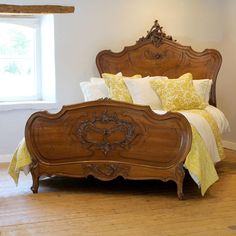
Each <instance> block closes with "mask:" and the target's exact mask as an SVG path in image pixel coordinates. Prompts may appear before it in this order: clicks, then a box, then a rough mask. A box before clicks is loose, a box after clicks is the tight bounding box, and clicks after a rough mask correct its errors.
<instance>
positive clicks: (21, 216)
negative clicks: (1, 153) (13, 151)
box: [0, 150, 236, 236]
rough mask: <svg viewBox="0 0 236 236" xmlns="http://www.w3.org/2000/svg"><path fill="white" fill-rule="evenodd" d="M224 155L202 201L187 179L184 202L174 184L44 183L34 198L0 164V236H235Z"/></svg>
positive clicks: (230, 168)
mask: <svg viewBox="0 0 236 236" xmlns="http://www.w3.org/2000/svg"><path fill="white" fill-rule="evenodd" d="M226 155H227V158H226V159H225V160H224V161H223V162H222V163H220V164H219V165H218V167H217V169H218V173H219V176H220V180H219V181H218V182H217V183H216V184H214V185H213V186H212V187H211V188H210V189H209V191H208V192H207V194H206V196H205V197H201V195H200V192H199V190H198V189H197V187H196V185H195V184H194V183H193V182H192V180H191V179H190V178H187V179H186V181H185V184H184V190H185V197H186V200H184V201H179V200H178V199H177V197H176V186H175V184H174V183H171V182H168V183H162V182H160V181H124V180H122V179H117V180H116V181H113V182H101V181H97V180H94V179H93V178H89V179H87V180H84V179H67V178H51V179H45V180H42V181H41V182H40V188H39V191H40V192H39V194H36V195H34V194H32V193H31V191H30V186H31V177H30V176H27V177H25V176H23V175H22V176H21V178H20V180H21V181H20V184H19V186H18V187H17V188H16V187H15V186H14V184H13V182H12V180H11V179H10V177H8V175H7V166H6V165H4V164H1V165H0V236H5V235H23V236H28V235H40V236H42V235H49V236H50V235H55V236H56V235H59V236H60V235H65V236H72V235H81V236H83V235H102V236H103V235H105V236H106V235H130V236H133V235H135V236H139V235H145V236H149V235H158V236H162V235H165V236H166V235H175V236H177V235H196V236H198V235H206V236H211V235H214V236H218V235H220V236H221V235H223V236H224V235H236V152H233V151H230V150H226Z"/></svg>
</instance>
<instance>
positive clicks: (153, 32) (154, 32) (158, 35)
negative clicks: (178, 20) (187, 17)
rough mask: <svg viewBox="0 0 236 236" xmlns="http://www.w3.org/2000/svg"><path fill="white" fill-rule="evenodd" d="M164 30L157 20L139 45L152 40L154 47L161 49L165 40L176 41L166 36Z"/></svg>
mask: <svg viewBox="0 0 236 236" xmlns="http://www.w3.org/2000/svg"><path fill="white" fill-rule="evenodd" d="M162 28H163V27H161V26H160V25H159V23H158V20H155V22H154V25H153V26H152V28H151V29H150V31H147V35H146V36H145V37H141V38H140V39H139V40H138V41H137V43H140V42H144V41H146V40H151V41H152V43H153V45H154V46H156V47H159V46H160V44H161V41H162V40H163V39H168V40H171V41H176V40H173V39H172V36H170V35H166V33H165V32H163V31H162Z"/></svg>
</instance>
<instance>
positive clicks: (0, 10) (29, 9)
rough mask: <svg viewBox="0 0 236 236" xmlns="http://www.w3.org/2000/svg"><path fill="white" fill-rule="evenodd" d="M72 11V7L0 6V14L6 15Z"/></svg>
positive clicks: (73, 8)
mask: <svg viewBox="0 0 236 236" xmlns="http://www.w3.org/2000/svg"><path fill="white" fill-rule="evenodd" d="M74 11H75V7H74V6H59V5H9V4H0V14H7V15H9V14H13V15H15V14H16V15H18V14H19V15H20V14H57V13H74Z"/></svg>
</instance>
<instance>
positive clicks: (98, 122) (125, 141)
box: [76, 109, 136, 155]
mask: <svg viewBox="0 0 236 236" xmlns="http://www.w3.org/2000/svg"><path fill="white" fill-rule="evenodd" d="M76 133H77V135H78V137H79V140H80V142H81V143H82V144H83V145H84V146H85V147H86V148H88V149H97V150H101V151H102V152H103V153H104V154H105V155H107V154H108V152H110V151H112V150H114V149H116V148H121V149H125V148H127V147H128V146H129V145H130V144H131V143H132V141H133V140H134V139H135V137H136V134H135V124H132V123H131V122H128V121H126V120H122V119H119V118H118V116H117V114H116V113H108V111H107V109H106V110H105V111H104V112H103V113H102V114H101V115H97V114H96V113H95V114H94V116H93V117H92V119H90V120H85V121H83V122H81V123H80V124H79V127H78V130H77V132H76ZM117 133H119V134H120V137H118V139H116V140H110V139H111V138H112V136H115V135H117ZM98 136H100V137H99V138H98Z"/></svg>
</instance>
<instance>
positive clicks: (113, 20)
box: [0, 0, 236, 154]
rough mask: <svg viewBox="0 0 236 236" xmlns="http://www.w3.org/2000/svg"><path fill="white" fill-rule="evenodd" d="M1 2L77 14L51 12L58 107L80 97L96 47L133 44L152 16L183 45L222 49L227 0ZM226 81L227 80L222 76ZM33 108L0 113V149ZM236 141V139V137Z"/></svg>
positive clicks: (11, 143)
mask: <svg viewBox="0 0 236 236" xmlns="http://www.w3.org/2000/svg"><path fill="white" fill-rule="evenodd" d="M231 2H233V0H232V1H231ZM1 3H15V4H46V3H48V4H66V5H70V4H71V5H75V7H76V12H75V14H68V15H67V14H66V15H56V16H55V51H56V60H55V63H56V87H57V99H58V104H59V107H60V106H61V105H62V104H70V103H76V102H81V101H82V94H81V91H80V88H79V82H80V81H83V80H87V79H88V78H89V77H91V76H93V75H98V72H97V69H96V65H95V56H96V54H97V53H98V52H99V51H100V50H102V49H112V50H113V51H120V50H122V49H123V47H124V46H127V45H132V44H134V43H135V41H136V40H137V39H138V38H139V37H141V36H144V35H146V32H147V30H149V28H150V27H151V26H152V24H153V22H154V20H155V19H158V20H159V23H160V24H161V25H162V26H163V29H164V31H166V33H167V34H170V35H172V36H173V37H174V38H175V39H177V40H178V41H179V42H180V43H182V44H185V45H191V46H192V47H193V48H194V49H196V50H203V49H205V48H217V49H219V50H221V49H222V44H221V43H222V40H223V33H224V32H223V28H224V21H223V20H224V17H219V16H221V15H222V9H224V8H225V3H224V1H221V0H191V1H189V0H145V1H143V0H113V1H111V0H77V1H76V0H67V1H63V0H61V1H59V0H58V1H53V2H52V1H49V0H48V1H45V0H44V1H43V0H41V1H40V0H37V1H33V0H24V1H23V0H21V1H20V0H15V1H8V0H5V1H1ZM222 76H223V75H222ZM225 80H226V81H225ZM224 83H228V84H229V83H230V82H229V81H227V78H224ZM218 90H220V91H219V94H220V95H221V96H220V97H219V99H218V102H219V104H221V105H222V110H224V109H226V110H227V109H228V107H227V106H229V104H228V102H229V101H228V100H227V101H226V103H227V104H224V103H225V101H224V98H223V96H222V94H225V93H227V92H226V91H225V88H223V87H220V89H218ZM219 100H221V101H219ZM227 111H228V110H227ZM32 112H33V111H32V110H14V111H4V112H0V154H8V153H12V152H13V150H14V149H15V147H16V146H17V143H18V142H19V140H20V139H21V138H22V137H23V134H24V125H25V122H26V120H27V118H28V117H29V115H30V114H31V113H32ZM235 136H236V134H235ZM234 140H235V142H236V137H234Z"/></svg>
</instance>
